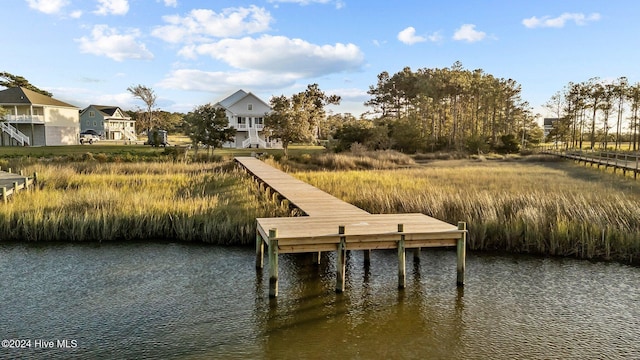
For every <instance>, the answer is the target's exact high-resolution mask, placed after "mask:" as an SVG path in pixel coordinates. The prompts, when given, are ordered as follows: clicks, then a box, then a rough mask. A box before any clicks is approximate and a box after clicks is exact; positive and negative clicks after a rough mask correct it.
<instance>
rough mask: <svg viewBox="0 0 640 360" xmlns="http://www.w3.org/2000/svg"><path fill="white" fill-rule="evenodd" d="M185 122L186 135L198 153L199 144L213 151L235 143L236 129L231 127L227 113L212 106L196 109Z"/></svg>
mask: <svg viewBox="0 0 640 360" xmlns="http://www.w3.org/2000/svg"><path fill="white" fill-rule="evenodd" d="M184 120H185V127H186V129H185V133H186V134H187V135H188V136H189V138H190V139H191V141H192V142H193V144H194V145H195V146H196V151H197V149H198V145H199V144H203V145H205V146H207V148H208V149H209V150H211V151H213V150H215V148H219V147H222V145H223V144H224V143H225V142H228V141H233V139H234V137H235V135H236V129H234V128H232V127H229V119H228V118H227V114H226V111H225V110H224V109H222V108H216V107H214V106H213V105H211V104H206V105H201V106H198V107H196V108H195V109H194V110H193V111H192V112H190V113H188V114H187V115H186V116H185V118H184Z"/></svg>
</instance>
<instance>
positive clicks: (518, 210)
mask: <svg viewBox="0 0 640 360" xmlns="http://www.w3.org/2000/svg"><path fill="white" fill-rule="evenodd" d="M295 175H296V176H297V177H298V178H300V179H302V180H304V181H307V182H309V183H310V184H312V185H314V186H317V187H318V188H320V189H323V190H325V191H327V192H329V193H331V194H333V195H335V196H337V197H340V198H342V199H343V200H345V201H347V202H349V203H352V204H354V205H356V206H358V207H361V208H363V209H365V210H367V211H369V212H371V213H404V212H420V213H424V214H427V215H429V216H432V217H435V218H438V219H441V220H444V221H447V222H449V223H453V224H455V223H457V222H458V221H466V222H468V228H469V241H468V244H469V247H470V249H473V250H504V251H509V252H523V253H535V254H548V255H559V256H575V257H578V258H587V259H615V260H619V261H622V262H629V263H633V262H635V263H638V262H640V185H639V184H638V183H636V182H633V181H632V180H628V179H621V178H618V177H614V176H610V175H607V174H600V173H592V172H589V170H588V169H582V168H577V167H575V166H574V165H572V164H570V163H562V164H558V163H529V162H527V163H515V162H497V163H496V162H494V163H487V162H484V163H471V162H464V161H462V162H456V161H448V162H441V163H435V164H433V165H431V166H429V167H423V168H412V169H400V170H384V171H347V172H326V171H325V172H304V173H302V172H301V173H296V174H295Z"/></svg>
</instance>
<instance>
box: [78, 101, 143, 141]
mask: <svg viewBox="0 0 640 360" xmlns="http://www.w3.org/2000/svg"><path fill="white" fill-rule="evenodd" d="M86 130H95V131H96V132H98V134H100V135H101V136H103V137H104V138H105V139H107V140H130V141H135V140H138V138H137V136H136V122H135V121H134V120H131V117H130V116H127V115H126V114H125V112H124V111H122V109H120V108H119V107H117V106H104V105H89V106H87V107H86V108H84V109H83V110H82V111H81V112H80V131H86Z"/></svg>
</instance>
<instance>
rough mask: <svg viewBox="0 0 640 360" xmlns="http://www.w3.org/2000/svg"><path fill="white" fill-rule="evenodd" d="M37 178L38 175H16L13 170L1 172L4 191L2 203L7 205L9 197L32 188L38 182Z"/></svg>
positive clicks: (0, 176)
mask: <svg viewBox="0 0 640 360" xmlns="http://www.w3.org/2000/svg"><path fill="white" fill-rule="evenodd" d="M36 177H37V175H36V174H34V175H33V177H28V176H24V175H23V174H14V173H12V172H11V169H8V171H3V170H0V190H2V193H1V194H0V196H2V202H4V203H6V202H7V201H8V200H9V197H10V196H12V195H14V194H16V193H17V192H18V191H20V190H25V189H29V188H30V187H32V186H33V185H34V184H35V182H36Z"/></svg>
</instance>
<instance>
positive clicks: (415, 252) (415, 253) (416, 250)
mask: <svg viewBox="0 0 640 360" xmlns="http://www.w3.org/2000/svg"><path fill="white" fill-rule="evenodd" d="M413 261H415V262H420V248H419V247H418V248H414V249H413Z"/></svg>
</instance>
